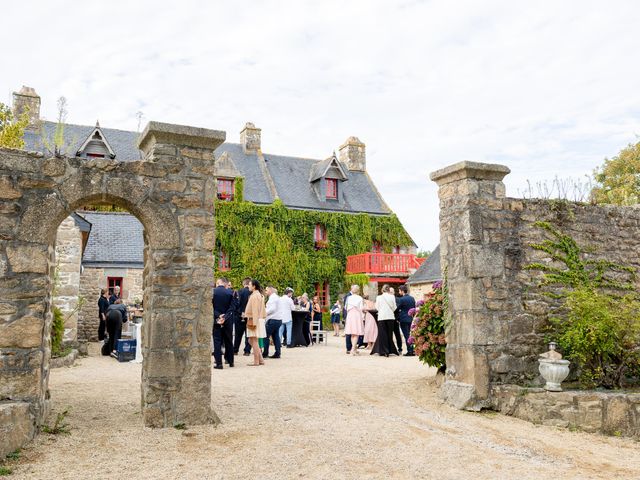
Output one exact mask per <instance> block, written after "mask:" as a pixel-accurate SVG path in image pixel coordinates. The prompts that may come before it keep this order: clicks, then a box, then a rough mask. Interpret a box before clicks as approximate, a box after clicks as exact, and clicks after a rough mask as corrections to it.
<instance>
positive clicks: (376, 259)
mask: <svg viewBox="0 0 640 480" xmlns="http://www.w3.org/2000/svg"><path fill="white" fill-rule="evenodd" d="M424 260H425V259H424V258H418V257H416V256H415V255H411V254H403V253H362V254H360V255H351V256H349V257H347V273H348V274H355V273H366V274H368V275H385V276H390V277H393V276H398V277H402V276H404V277H406V276H408V275H409V274H410V273H413V271H414V270H416V269H417V268H418V267H420V265H421V264H422V262H423V261H424Z"/></svg>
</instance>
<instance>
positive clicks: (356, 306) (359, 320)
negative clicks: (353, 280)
mask: <svg viewBox="0 0 640 480" xmlns="http://www.w3.org/2000/svg"><path fill="white" fill-rule="evenodd" d="M359 291H360V287H358V285H352V286H351V295H349V296H348V297H347V301H346V303H345V305H344V307H345V309H346V310H347V318H346V320H345V324H344V334H345V335H351V345H352V346H351V355H358V337H359V336H360V335H364V324H363V320H364V318H363V315H362V308H363V303H362V297H361V296H360V295H358V292H359Z"/></svg>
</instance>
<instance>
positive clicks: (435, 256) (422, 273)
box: [407, 245, 442, 285]
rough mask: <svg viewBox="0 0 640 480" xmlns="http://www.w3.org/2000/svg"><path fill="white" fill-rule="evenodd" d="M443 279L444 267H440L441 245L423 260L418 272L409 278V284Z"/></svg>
mask: <svg viewBox="0 0 640 480" xmlns="http://www.w3.org/2000/svg"><path fill="white" fill-rule="evenodd" d="M436 280H442V269H441V267H440V245H438V246H437V247H436V249H435V250H434V251H433V252H432V253H431V255H429V257H428V258H427V259H426V260H425V261H424V262H422V265H420V268H418V270H416V273H414V274H413V275H411V276H410V277H409V279H408V280H407V283H408V284H409V285H413V284H416V283H431V282H435V281H436Z"/></svg>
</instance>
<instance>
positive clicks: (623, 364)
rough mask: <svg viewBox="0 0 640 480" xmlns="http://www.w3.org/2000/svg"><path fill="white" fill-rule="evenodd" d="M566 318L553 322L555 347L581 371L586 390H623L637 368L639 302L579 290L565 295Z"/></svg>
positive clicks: (554, 319) (639, 323) (639, 321)
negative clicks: (560, 349) (627, 377)
mask: <svg viewBox="0 0 640 480" xmlns="http://www.w3.org/2000/svg"><path fill="white" fill-rule="evenodd" d="M566 307H567V310H568V313H567V316H566V318H553V319H552V320H551V323H552V326H553V328H554V330H555V335H554V336H555V337H556V339H557V342H558V345H560V347H561V348H562V350H563V352H564V353H565V356H566V357H567V358H568V359H569V360H571V361H573V362H575V363H576V364H577V365H579V367H580V372H579V373H580V382H581V383H582V384H583V385H584V386H586V387H596V386H600V387H605V388H622V387H623V386H624V380H625V377H626V376H627V375H628V374H629V373H632V374H635V373H636V372H637V370H638V367H639V366H640V302H639V301H638V299H637V298H636V297H635V296H632V295H627V296H624V297H614V296H612V295H608V294H604V293H599V292H596V291H593V290H590V289H586V288H580V289H576V290H574V291H572V292H570V293H569V294H568V295H567V299H566Z"/></svg>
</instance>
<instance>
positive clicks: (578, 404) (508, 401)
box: [491, 385, 640, 437]
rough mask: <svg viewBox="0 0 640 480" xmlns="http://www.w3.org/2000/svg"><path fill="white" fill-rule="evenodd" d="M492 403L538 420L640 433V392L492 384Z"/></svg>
mask: <svg viewBox="0 0 640 480" xmlns="http://www.w3.org/2000/svg"><path fill="white" fill-rule="evenodd" d="M491 407H492V408H493V409H495V410H497V411H499V412H501V413H504V414H505V415H511V416H513V417H517V418H521V419H522V420H527V421H529V422H532V423H536V424H542V425H551V426H555V427H568V428H575V429H577V430H582V431H585V432H589V433H604V434H606V435H616V436H620V435H622V436H628V437H640V393H633V394H629V393H612V392H594V391H566V392H553V393H552V392H547V391H545V390H543V389H541V388H523V387H519V386H517V385H497V386H494V387H493V398H492V405H491Z"/></svg>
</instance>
